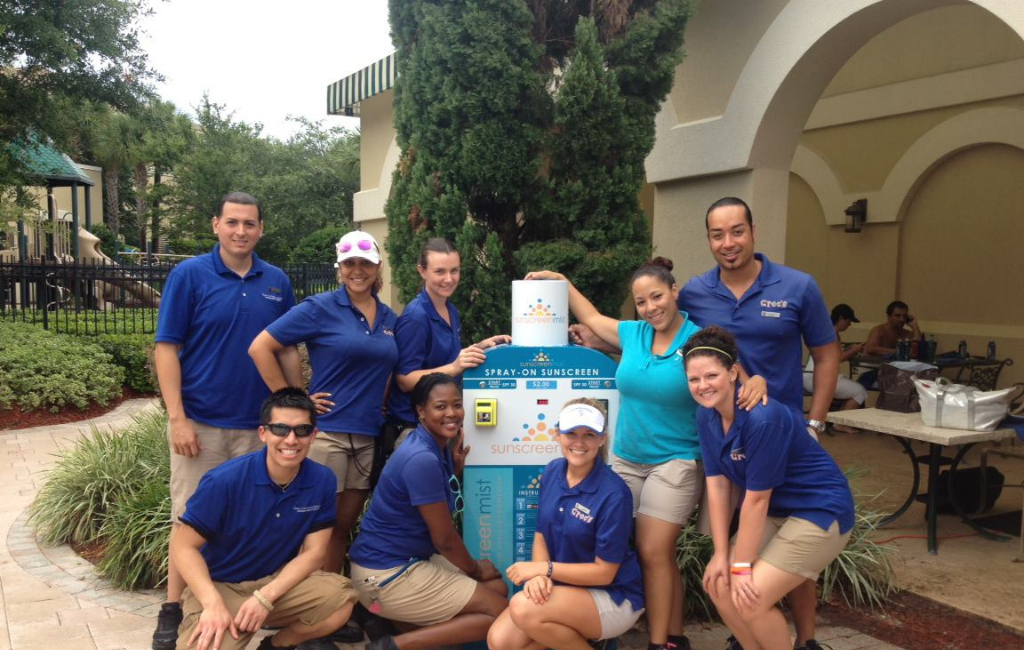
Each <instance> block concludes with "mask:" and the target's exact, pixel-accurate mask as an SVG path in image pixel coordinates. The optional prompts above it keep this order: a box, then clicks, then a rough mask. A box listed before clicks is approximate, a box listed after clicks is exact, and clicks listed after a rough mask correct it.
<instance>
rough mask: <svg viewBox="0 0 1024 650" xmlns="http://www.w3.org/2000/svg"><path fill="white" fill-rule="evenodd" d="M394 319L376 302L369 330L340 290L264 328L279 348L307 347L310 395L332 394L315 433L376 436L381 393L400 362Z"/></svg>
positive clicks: (308, 301) (310, 300) (301, 305)
mask: <svg viewBox="0 0 1024 650" xmlns="http://www.w3.org/2000/svg"><path fill="white" fill-rule="evenodd" d="M375 299H376V298H375ZM397 320H398V316H396V315H395V312H393V311H391V308H390V307H388V306H387V305H385V304H384V303H382V302H381V301H380V300H379V299H377V317H376V319H375V320H374V324H373V327H372V328H371V327H369V325H368V323H367V321H366V317H365V316H363V314H362V312H360V311H359V310H358V309H357V308H356V307H355V306H354V305H353V304H352V301H351V300H349V296H348V291H347V290H346V289H345V287H341V288H339V289H337V290H335V291H329V292H327V293H321V294H319V295H316V296H313V297H311V298H306V299H305V300H303V301H302V302H301V303H299V304H298V305H297V306H296V307H295V308H294V309H292V310H291V311H289V312H288V313H287V314H285V315H284V316H282V317H281V318H279V319H277V320H276V321H274V323H273V324H272V325H270V327H268V328H267V332H269V333H270V335H271V336H273V337H274V338H275V339H276V340H277V342H278V343H281V344H282V345H296V344H298V343H305V344H306V350H307V351H308V352H309V364H310V366H311V367H312V368H313V377H312V379H311V380H310V383H309V392H310V393H319V392H327V393H330V394H331V397H330V399H331V401H332V402H334V407H333V408H331V412H330V413H326V414H324V415H320V416H318V417H317V422H316V425H317V428H318V429H320V430H321V431H329V432H331V433H358V434H361V435H364V436H376V435H378V434H379V433H380V425H381V420H382V416H381V409H382V407H383V406H384V395H385V393H386V391H387V386H388V379H389V378H390V377H391V371H392V370H393V369H394V366H395V361H396V360H397V359H398V346H397V345H396V344H395V321H397Z"/></svg>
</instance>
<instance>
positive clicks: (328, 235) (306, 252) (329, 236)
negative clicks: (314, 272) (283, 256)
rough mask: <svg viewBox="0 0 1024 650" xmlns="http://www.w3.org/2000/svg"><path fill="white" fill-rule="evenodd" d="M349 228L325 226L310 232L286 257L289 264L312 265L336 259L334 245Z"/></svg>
mask: <svg viewBox="0 0 1024 650" xmlns="http://www.w3.org/2000/svg"><path fill="white" fill-rule="evenodd" d="M349 230H350V228H343V227H341V226H327V227H326V228H321V229H320V230H317V231H315V232H311V233H309V234H308V235H306V236H305V237H303V238H302V239H300V240H299V241H298V243H297V244H295V246H294V247H293V248H292V250H291V253H290V254H289V255H288V263H289V264H313V263H316V262H331V263H333V262H334V260H336V259H337V253H336V252H335V250H334V245H335V244H337V243H338V240H339V239H341V236H342V235H344V234H345V233H346V232H348V231H349Z"/></svg>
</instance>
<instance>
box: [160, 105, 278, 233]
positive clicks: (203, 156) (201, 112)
mask: <svg viewBox="0 0 1024 650" xmlns="http://www.w3.org/2000/svg"><path fill="white" fill-rule="evenodd" d="M195 110H196V123H197V130H198V133H197V139H196V143H195V146H194V147H192V149H191V151H189V152H188V153H187V154H186V155H185V157H184V158H183V160H182V161H181V164H180V165H179V166H178V168H177V169H176V171H175V175H174V180H175V182H174V187H173V190H172V193H171V196H170V197H169V203H170V204H171V206H172V207H173V212H174V217H173V219H172V222H171V230H172V232H173V233H174V234H175V235H176V236H179V237H180V236H186V237H193V238H196V239H212V238H213V235H212V234H211V231H210V218H211V217H212V216H213V215H214V213H215V212H216V211H217V204H218V203H219V202H220V199H221V197H222V196H224V195H225V194H227V193H228V192H232V191H236V190H238V191H243V192H249V193H251V194H253V195H255V196H257V198H259V194H258V191H257V190H256V189H255V188H256V187H257V186H258V184H259V182H260V179H261V178H262V177H264V176H265V175H266V174H267V173H268V171H269V170H270V150H271V142H270V141H269V140H267V139H264V138H263V137H261V136H262V131H263V127H262V125H260V124H255V125H251V124H248V123H246V122H239V121H235V119H234V116H233V114H232V113H230V112H229V111H228V110H227V108H226V107H225V106H223V105H222V104H216V103H214V102H212V101H211V100H210V98H209V97H208V96H204V97H203V99H202V101H201V102H200V103H199V106H197V107H196V109H195ZM188 252H191V251H188Z"/></svg>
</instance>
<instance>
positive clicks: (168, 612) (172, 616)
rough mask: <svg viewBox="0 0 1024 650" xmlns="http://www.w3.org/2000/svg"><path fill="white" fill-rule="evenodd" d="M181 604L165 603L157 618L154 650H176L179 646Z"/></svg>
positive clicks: (181, 615)
mask: <svg viewBox="0 0 1024 650" xmlns="http://www.w3.org/2000/svg"><path fill="white" fill-rule="evenodd" d="M183 616H184V615H183V614H182V612H181V603H164V604H163V605H161V606H160V613H159V614H157V617H156V631H155V632H153V643H152V644H151V647H152V648H153V650H174V647H175V646H176V645H178V627H180V626H181V619H182V617H183Z"/></svg>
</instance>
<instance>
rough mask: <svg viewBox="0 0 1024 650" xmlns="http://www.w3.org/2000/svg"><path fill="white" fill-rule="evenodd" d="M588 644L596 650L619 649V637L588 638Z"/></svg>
mask: <svg viewBox="0 0 1024 650" xmlns="http://www.w3.org/2000/svg"><path fill="white" fill-rule="evenodd" d="M587 645H589V646H590V647H591V648H593V649H594V650H617V648H618V647H619V640H618V639H587Z"/></svg>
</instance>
